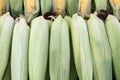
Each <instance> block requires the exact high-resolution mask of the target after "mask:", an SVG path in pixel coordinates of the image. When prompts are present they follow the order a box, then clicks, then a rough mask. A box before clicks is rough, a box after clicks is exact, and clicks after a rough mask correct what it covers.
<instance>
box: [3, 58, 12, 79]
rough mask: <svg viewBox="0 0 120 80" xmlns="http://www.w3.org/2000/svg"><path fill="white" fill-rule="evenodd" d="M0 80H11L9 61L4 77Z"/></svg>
mask: <svg viewBox="0 0 120 80" xmlns="http://www.w3.org/2000/svg"><path fill="white" fill-rule="evenodd" d="M2 80H11V67H10V59H9V61H8V64H7V68H6V71H5V73H4V77H3V79H2Z"/></svg>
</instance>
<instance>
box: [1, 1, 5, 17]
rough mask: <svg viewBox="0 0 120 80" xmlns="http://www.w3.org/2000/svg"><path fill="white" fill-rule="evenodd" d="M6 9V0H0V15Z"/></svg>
mask: <svg viewBox="0 0 120 80" xmlns="http://www.w3.org/2000/svg"><path fill="white" fill-rule="evenodd" d="M5 11H6V0H0V16H1V15H3V14H4V13H5Z"/></svg>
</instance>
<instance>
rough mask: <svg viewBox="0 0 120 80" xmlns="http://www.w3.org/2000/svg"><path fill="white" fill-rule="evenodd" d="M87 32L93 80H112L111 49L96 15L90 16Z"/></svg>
mask: <svg viewBox="0 0 120 80" xmlns="http://www.w3.org/2000/svg"><path fill="white" fill-rule="evenodd" d="M88 30H89V36H90V44H91V51H92V59H93V67H94V70H93V71H94V80H112V60H111V48H110V45H109V42H108V38H107V34H106V31H105V25H104V23H103V21H102V20H100V19H99V18H98V17H97V16H96V15H94V14H91V15H90V19H89V20H88Z"/></svg>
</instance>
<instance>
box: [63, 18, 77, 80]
mask: <svg viewBox="0 0 120 80" xmlns="http://www.w3.org/2000/svg"><path fill="white" fill-rule="evenodd" d="M64 20H65V21H66V22H67V23H68V26H69V32H70V76H69V79H70V80H77V78H78V76H77V71H76V67H75V62H74V54H73V47H72V39H71V20H72V18H71V17H69V16H65V18H64Z"/></svg>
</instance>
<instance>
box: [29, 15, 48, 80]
mask: <svg viewBox="0 0 120 80" xmlns="http://www.w3.org/2000/svg"><path fill="white" fill-rule="evenodd" d="M48 46H49V25H48V22H47V20H45V19H44V18H43V17H42V16H39V17H37V18H35V19H33V20H32V23H31V33H30V43H29V76H30V80H45V78H46V72H47V61H48V48H49V47H48Z"/></svg>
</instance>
